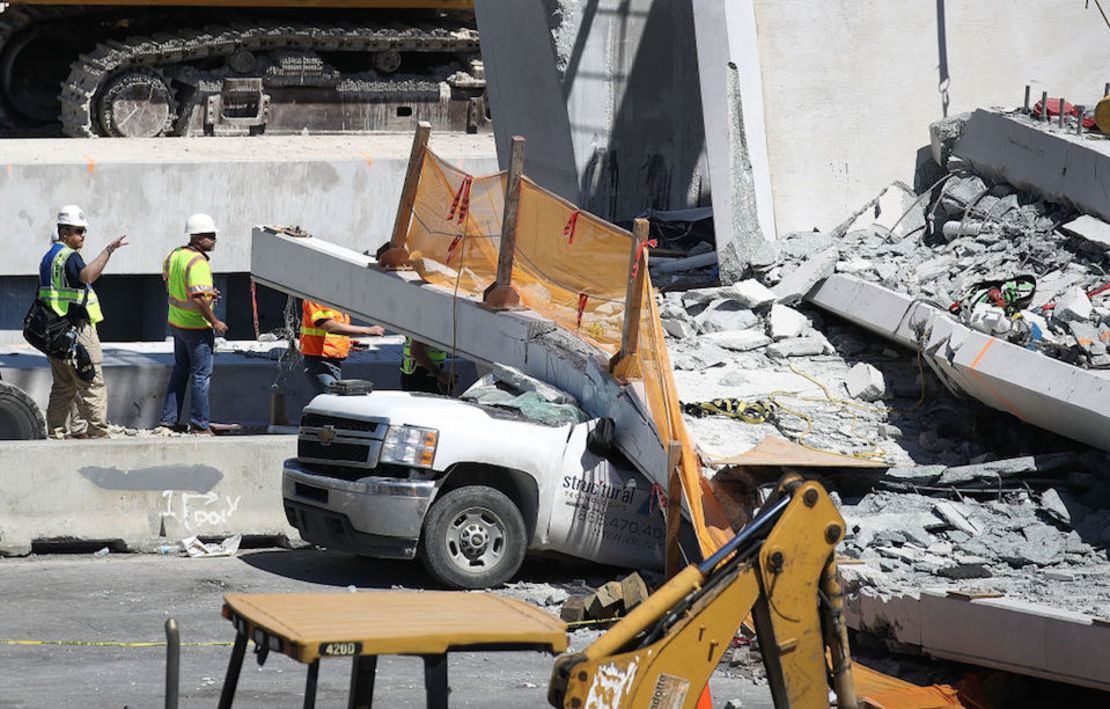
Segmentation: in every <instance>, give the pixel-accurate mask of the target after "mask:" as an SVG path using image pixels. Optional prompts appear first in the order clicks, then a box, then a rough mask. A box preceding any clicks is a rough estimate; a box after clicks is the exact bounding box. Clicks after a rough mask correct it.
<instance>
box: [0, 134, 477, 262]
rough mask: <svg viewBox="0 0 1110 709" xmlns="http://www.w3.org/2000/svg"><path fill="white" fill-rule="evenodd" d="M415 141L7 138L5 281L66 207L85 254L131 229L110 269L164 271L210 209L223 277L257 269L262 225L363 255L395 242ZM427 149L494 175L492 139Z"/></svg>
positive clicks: (2, 178) (400, 137) (441, 140)
mask: <svg viewBox="0 0 1110 709" xmlns="http://www.w3.org/2000/svg"><path fill="white" fill-rule="evenodd" d="M411 145H412V136H411V135H404V134H385V135H365V136H312V137H300V136H291V137H270V136H264V137H257V138H174V139H162V138H153V139H149V140H141V139H129V140H74V139H57V140H5V141H0V214H3V215H4V219H3V220H0V250H2V251H3V253H4V258H2V259H0V276H26V275H32V274H37V273H38V267H39V259H41V258H42V255H43V253H45V251H46V249H47V248H48V247H49V245H50V234H51V233H52V232H53V231H54V219H55V216H56V215H57V210H58V208H59V207H60V206H61V205H63V204H68V203H76V204H79V205H81V207H83V208H84V210H85V213H86V215H87V216H88V218H89V221H90V228H89V236H88V240H87V242H86V246H85V249H84V250H85V251H86V252H87V253H86V259H87V260H88V259H89V258H91V257H92V256H95V255H96V254H97V253H99V252H100V250H101V249H102V248H103V247H104V245H105V244H107V243H108V241H110V240H111V239H114V238H115V237H117V236H119V235H120V234H127V235H128V239H129V241H130V242H131V245H130V246H128V247H126V248H124V249H121V250H120V251H119V252H117V253H116V254H115V255H114V256H113V257H112V260H111V263H110V264H109V266H108V268H107V270H106V271H105V274H107V275H119V274H139V273H147V274H160V273H161V269H162V260H163V259H164V258H165V257H166V254H167V253H169V251H170V250H171V249H172V248H174V247H175V246H179V245H180V244H182V243H184V242H185V238H184V236H183V230H184V227H185V219H186V218H187V217H188V216H189V214H191V213H192V212H208V213H210V214H211V215H212V216H213V217H215V219H216V223H217V225H218V226H219V227H220V228H221V230H222V233H221V236H220V240H219V242H218V245H217V248H216V251H215V252H214V253H213V254H212V269H213V270H214V271H215V272H217V273H242V272H246V271H249V270H250V233H251V227H252V226H254V225H255V224H260V223H263V224H275V223H276V224H287V225H299V226H301V227H303V228H304V229H306V230H308V231H310V232H312V233H315V234H317V235H319V236H326V237H327V238H328V239H329V240H330V241H333V242H335V243H338V244H343V245H344V246H347V247H349V248H352V249H355V250H357V251H363V250H366V249H376V248H377V247H378V246H380V245H381V244H382V243H383V242H385V241H387V240H388V239H389V234H390V232H391V230H392V228H393V220H394V218H395V217H396V214H397V203H398V200H399V199H400V195H401V186H402V184H403V183H404V177H405V170H406V168H407V166H408V157H409V150H410V148H411ZM431 147H432V149H433V150H435V151H436V152H437V153H439V154H440V155H441V156H442V157H443V158H444V159H446V160H448V161H450V162H452V163H454V164H457V165H459V166H461V167H462V168H463V169H465V170H468V171H471V172H473V173H475V174H484V173H490V172H496V171H497V159H496V156H495V154H494V145H493V137H492V136H491V135H465V134H452V133H433V134H432V140H431Z"/></svg>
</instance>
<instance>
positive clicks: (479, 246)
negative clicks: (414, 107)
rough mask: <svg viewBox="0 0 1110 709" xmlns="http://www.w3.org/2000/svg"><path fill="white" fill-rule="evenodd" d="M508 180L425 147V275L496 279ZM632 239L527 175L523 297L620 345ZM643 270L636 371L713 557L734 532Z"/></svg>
mask: <svg viewBox="0 0 1110 709" xmlns="http://www.w3.org/2000/svg"><path fill="white" fill-rule="evenodd" d="M506 180H507V177H506V174H505V173H504V172H501V173H498V174H496V175H489V176H484V177H474V176H471V175H468V174H467V173H465V172H464V171H462V170H459V169H458V168H456V167H454V166H452V165H450V164H449V163H447V162H445V161H444V160H443V159H441V158H440V157H439V156H437V155H436V154H435V153H433V152H432V151H431V150H425V151H424V158H423V164H422V166H421V170H420V180H419V185H418V187H417V191H416V199H415V201H414V204H413V212H412V220H411V222H410V226H409V231H408V234H407V238H406V248H407V249H408V251H409V254H410V257H411V261H412V264H413V267H414V268H415V269H416V271H417V272H418V273H419V274H420V276H421V277H422V278H424V280H426V281H428V282H429V283H433V284H436V285H439V286H443V287H445V288H448V289H451V290H453V291H457V292H458V293H460V294H462V295H466V296H470V297H474V298H479V299H480V298H481V297H482V293H483V291H484V290H485V289H486V287H487V286H489V285H490V284H492V283H493V282H494V281H495V280H496V276H497V258H498V251H499V249H500V243H501V241H500V240H501V220H502V217H503V212H504V206H505V198H504V195H505V184H506ZM631 246H632V237H631V234H629V233H628V232H627V231H625V230H623V229H620V228H618V227H616V226H613V225H612V224H609V223H608V222H605V221H603V220H601V219H598V218H597V217H595V216H593V215H592V214H589V213H587V212H582V211H580V210H579V209H578V208H576V207H575V206H574V205H573V204H571V203H569V202H567V201H566V200H563V199H561V198H559V197H557V196H556V195H554V194H552V193H550V192H548V191H547V190H544V189H543V188H541V187H539V186H538V185H536V184H535V183H534V182H532V181H531V180H528V179H527V178H523V179H522V180H521V186H520V202H519V206H518V209H517V226H516V249H515V255H514V261H513V273H512V284H513V286H514V287H515V288H516V290H517V292H518V293H519V294H520V299H521V302H522V303H523V304H524V305H525V306H527V307H528V308H530V309H532V310H534V311H536V312H537V313H539V314H541V315H543V316H545V317H547V318H550V319H551V320H553V321H554V322H556V323H557V324H559V325H560V326H562V327H563V328H565V329H567V330H569V331H571V332H573V333H576V334H577V335H578V336H579V337H580V338H581V339H583V340H585V341H587V342H589V343H591V344H593V345H595V346H597V347H598V348H600V349H601V350H602V351H604V352H606V353H607V354H610V355H613V354H616V352H617V351H618V350H619V349H620V345H621V331H622V329H623V326H624V311H625V303H624V300H625V295H626V290H627V284H628V279H629V277H630V275H629V264H630V261H631V253H630V252H631ZM638 268H644V269H645V272H644V276H645V278H644V288H643V290H642V292H641V293H640V304H641V307H640V321H639V324H640V327H639V348H638V350H637V353H636V356H635V358H634V360H633V363H632V364H633V371H632V372H630V374H633V375H634V376H635V377H636V378H639V379H641V380H642V382H643V390H644V394H645V398H646V399H647V402H646V403H647V406H648V409H649V411H650V413H651V417H652V420H653V421H654V423H655V426H656V429H657V430H658V432H659V435H660V438H661V441H662V443H663V444H664V447H665V446H666V444H667V443H668V442H670V441H677V442H679V443H680V444H681V446H682V459H681V463H680V470H681V477H682V487H683V491H684V493H685V496H686V500H687V502H688V504H689V507H690V512H691V516H692V521H693V524H694V529H695V531H696V532H697V536H698V540H699V543H700V546H701V552H702V554H704V555H709V554H711V553H712V552H713V551H715V550H716V549H717V548H718V547H719V546H720V545H721V544H723V543H724V542H726V541H727V540H729V539H731V538H732V535H733V532H732V529H731V527H730V525H729V523H728V520H727V517H726V515H725V513H724V512H723V510H722V509H721V507H720V505H719V504H718V503H717V501H716V499H715V498H714V497H713V495H712V493H711V492H710V490H709V488H708V484H709V483H708V481H707V480H706V479H705V478H704V477H703V476H702V474H701V462H700V460H699V458H698V455H697V451H696V450H695V448H694V444H693V440H692V439H691V438H690V436H689V434H688V433H687V431H686V426H685V424H684V423H683V420H682V414H681V405H680V403H679V400H678V393H677V390H676V387H675V383H674V375H673V372H672V370H671V362H670V357H669V355H668V353H667V346H666V343H665V342H664V340H663V331H662V327H661V325H660V322H659V314H658V310H657V308H656V304H655V297H654V295H653V291H652V288H651V281H650V278H648V277H647V272H646V268H647V257H646V253H645V254H644V256H643V257H642V260H641V263H640V265H639V266H638Z"/></svg>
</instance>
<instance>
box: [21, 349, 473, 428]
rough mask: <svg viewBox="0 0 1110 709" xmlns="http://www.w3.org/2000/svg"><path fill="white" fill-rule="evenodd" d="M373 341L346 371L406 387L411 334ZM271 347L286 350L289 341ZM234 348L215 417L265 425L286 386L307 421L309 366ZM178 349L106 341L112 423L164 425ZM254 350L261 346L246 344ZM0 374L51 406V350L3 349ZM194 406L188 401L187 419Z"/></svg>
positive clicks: (295, 411)
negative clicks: (405, 356)
mask: <svg viewBox="0 0 1110 709" xmlns="http://www.w3.org/2000/svg"><path fill="white" fill-rule="evenodd" d="M371 341H372V342H374V343H375V344H374V345H372V346H371V349H370V350H368V351H365V352H360V351H354V352H352V353H351V356H350V358H349V359H348V360H347V362H345V363H344V365H343V376H344V377H346V378H347V379H365V380H368V381H371V382H373V383H374V387H375V388H376V389H394V390H395V389H400V388H401V350H402V347H403V345H404V338H403V337H400V336H388V337H383V338H380V339H376V338H375V339H373V340H371ZM271 346H272V347H274V348H277V349H284V343H274V344H273V345H271ZM228 347H229V348H233V349H241V350H244V351H242V352H240V353H235V352H227V351H225V352H217V353H216V364H215V366H214V368H213V370H212V384H211V388H210V390H209V407H210V409H211V417H212V420H213V421H215V422H216V423H240V424H245V425H250V426H265V425H266V424H268V423H270V405H271V393H272V392H273V391H278V392H280V393H281V394H282V395H283V396H284V399H285V415H286V417H287V418H288V420H289V422H291V423H293V424H296V423H297V422H298V421H300V417H301V409H303V408H304V406H305V404H307V403H308V402H309V400H311V399H312V397H313V395H314V394H313V391H312V389H311V387H310V385H309V383H308V379H307V378H306V377H305V376H304V372H303V368H302V367H301V366H299V365H298V366H297V367H295V368H293V369H289V368H288V367H283V365H280V364H279V363H278V362H277V360H276V359H275V358H274V357H273V356H271V354H270V352H269V351H264V350H262V349H261V348H263V347H265V345H262V344H260V343H257V342H241V343H235V342H232V343H229V345H228ZM172 349H173V345H172V344H170V343H164V342H158V343H134V344H129V345H117V346H106V347H105V349H104V379H105V384H106V386H107V388H108V421H109V422H110V423H114V424H117V425H120V426H127V427H130V428H144V429H148V428H153V427H154V426H157V425H158V423H159V420H160V418H161V413H162V401H163V398H164V397H165V395H166V384H167V382H168V381H169V378H170V371H171V370H172V369H173V354H172ZM251 349H253V350H254V351H246V350H251ZM16 352H18V354H16ZM455 367H456V369H455V373H456V376H457V377H458V382H459V391H462V390H463V389H465V388H466V387H468V386H470V385H471V384H473V383H474V381H475V380H476V379H477V378H478V372H477V370H476V369H475V368H474V365H473V364H471V363H470V362H464V361H461V360H460V361H457V362H456V365H455ZM0 377H3V379H4V381H6V382H8V383H10V384H14V385H15V386H17V387H19V388H20V389H23V390H24V391H25V392H27V393H28V394H29V395H30V396H31V398H32V399H34V400H35V402H36V403H37V404H38V405H39V407H40V408H42V409H43V411H45V410H46V405H47V402H48V401H49V399H50V387H51V384H52V383H53V378H52V376H51V373H50V366H49V364H48V362H47V361H46V357H45V356H44V355H42V354H41V353H39V352H37V351H35V350H32V349H30V347H27V346H24V347H23V348H21V349H19V350H15V349H13V350H12V351H10V352H8V353H4V352H0ZM186 398H188V395H186ZM188 412H189V402H188V400H186V402H185V407H184V415H185V417H186V418H188Z"/></svg>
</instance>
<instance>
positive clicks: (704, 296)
mask: <svg viewBox="0 0 1110 709" xmlns="http://www.w3.org/2000/svg"><path fill="white" fill-rule="evenodd" d="M731 293H732V288H731V287H730V286H719V287H716V288H693V289H691V290H688V291H686V292H685V293H683V294H682V304H683V305H685V306H686V307H687V308H690V307H693V306H695V305H704V304H706V303H712V302H713V301H715V300H724V299H726V298H728V297H729V296H730V295H731Z"/></svg>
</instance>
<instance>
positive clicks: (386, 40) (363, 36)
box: [0, 13, 478, 138]
mask: <svg viewBox="0 0 1110 709" xmlns="http://www.w3.org/2000/svg"><path fill="white" fill-rule="evenodd" d="M5 14H6V13H5ZM0 16H2V15H0ZM275 49H300V50H308V51H345V52H379V51H384V50H387V49H393V50H396V51H401V52H406V51H407V52H414V51H415V52H468V51H474V52H477V51H478V37H477V34H476V33H474V32H472V31H469V30H468V31H467V36H465V37H456V36H452V34H451V32H450V31H448V30H446V29H444V28H442V27H431V26H424V27H415V26H410V27H404V28H396V29H394V28H386V27H382V26H367V25H355V24H349V23H342V24H331V23H321V24H312V23H288V22H282V23H259V24H251V25H243V24H238V23H235V24H232V25H229V26H220V27H204V28H201V29H199V30H197V29H187V30H182V31H180V32H177V33H173V34H169V33H159V34H156V35H154V36H152V37H129V38H127V39H126V40H124V41H122V42H116V41H112V42H105V43H104V44H101V45H99V46H98V47H97V48H96V49H94V50H93V51H92V52H90V53H88V54H83V55H81V56H80V57H79V58H78V59H77V61H75V62H74V63H73V64H72V65H71V68H70V74H69V78H67V79H66V80H65V81H64V82H63V83H62V93H61V101H62V115H61V120H62V130H63V131H64V132H65V134H66V135H68V136H72V137H74V138H92V137H96V131H95V130H94V128H93V115H94V110H93V106H92V101H93V98H94V96H95V95H96V92H97V90H98V89H99V88H100V86H101V85H103V83H104V81H105V80H106V79H108V78H110V77H111V76H112V75H113V74H115V73H117V72H119V71H121V70H123V69H126V68H128V67H133V66H143V67H157V66H161V65H165V64H177V63H181V62H188V61H194V60H198V59H204V58H208V57H220V56H230V55H232V54H234V53H235V52H237V51H240V50H247V51H252V52H253V51H272V50H275Z"/></svg>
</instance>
